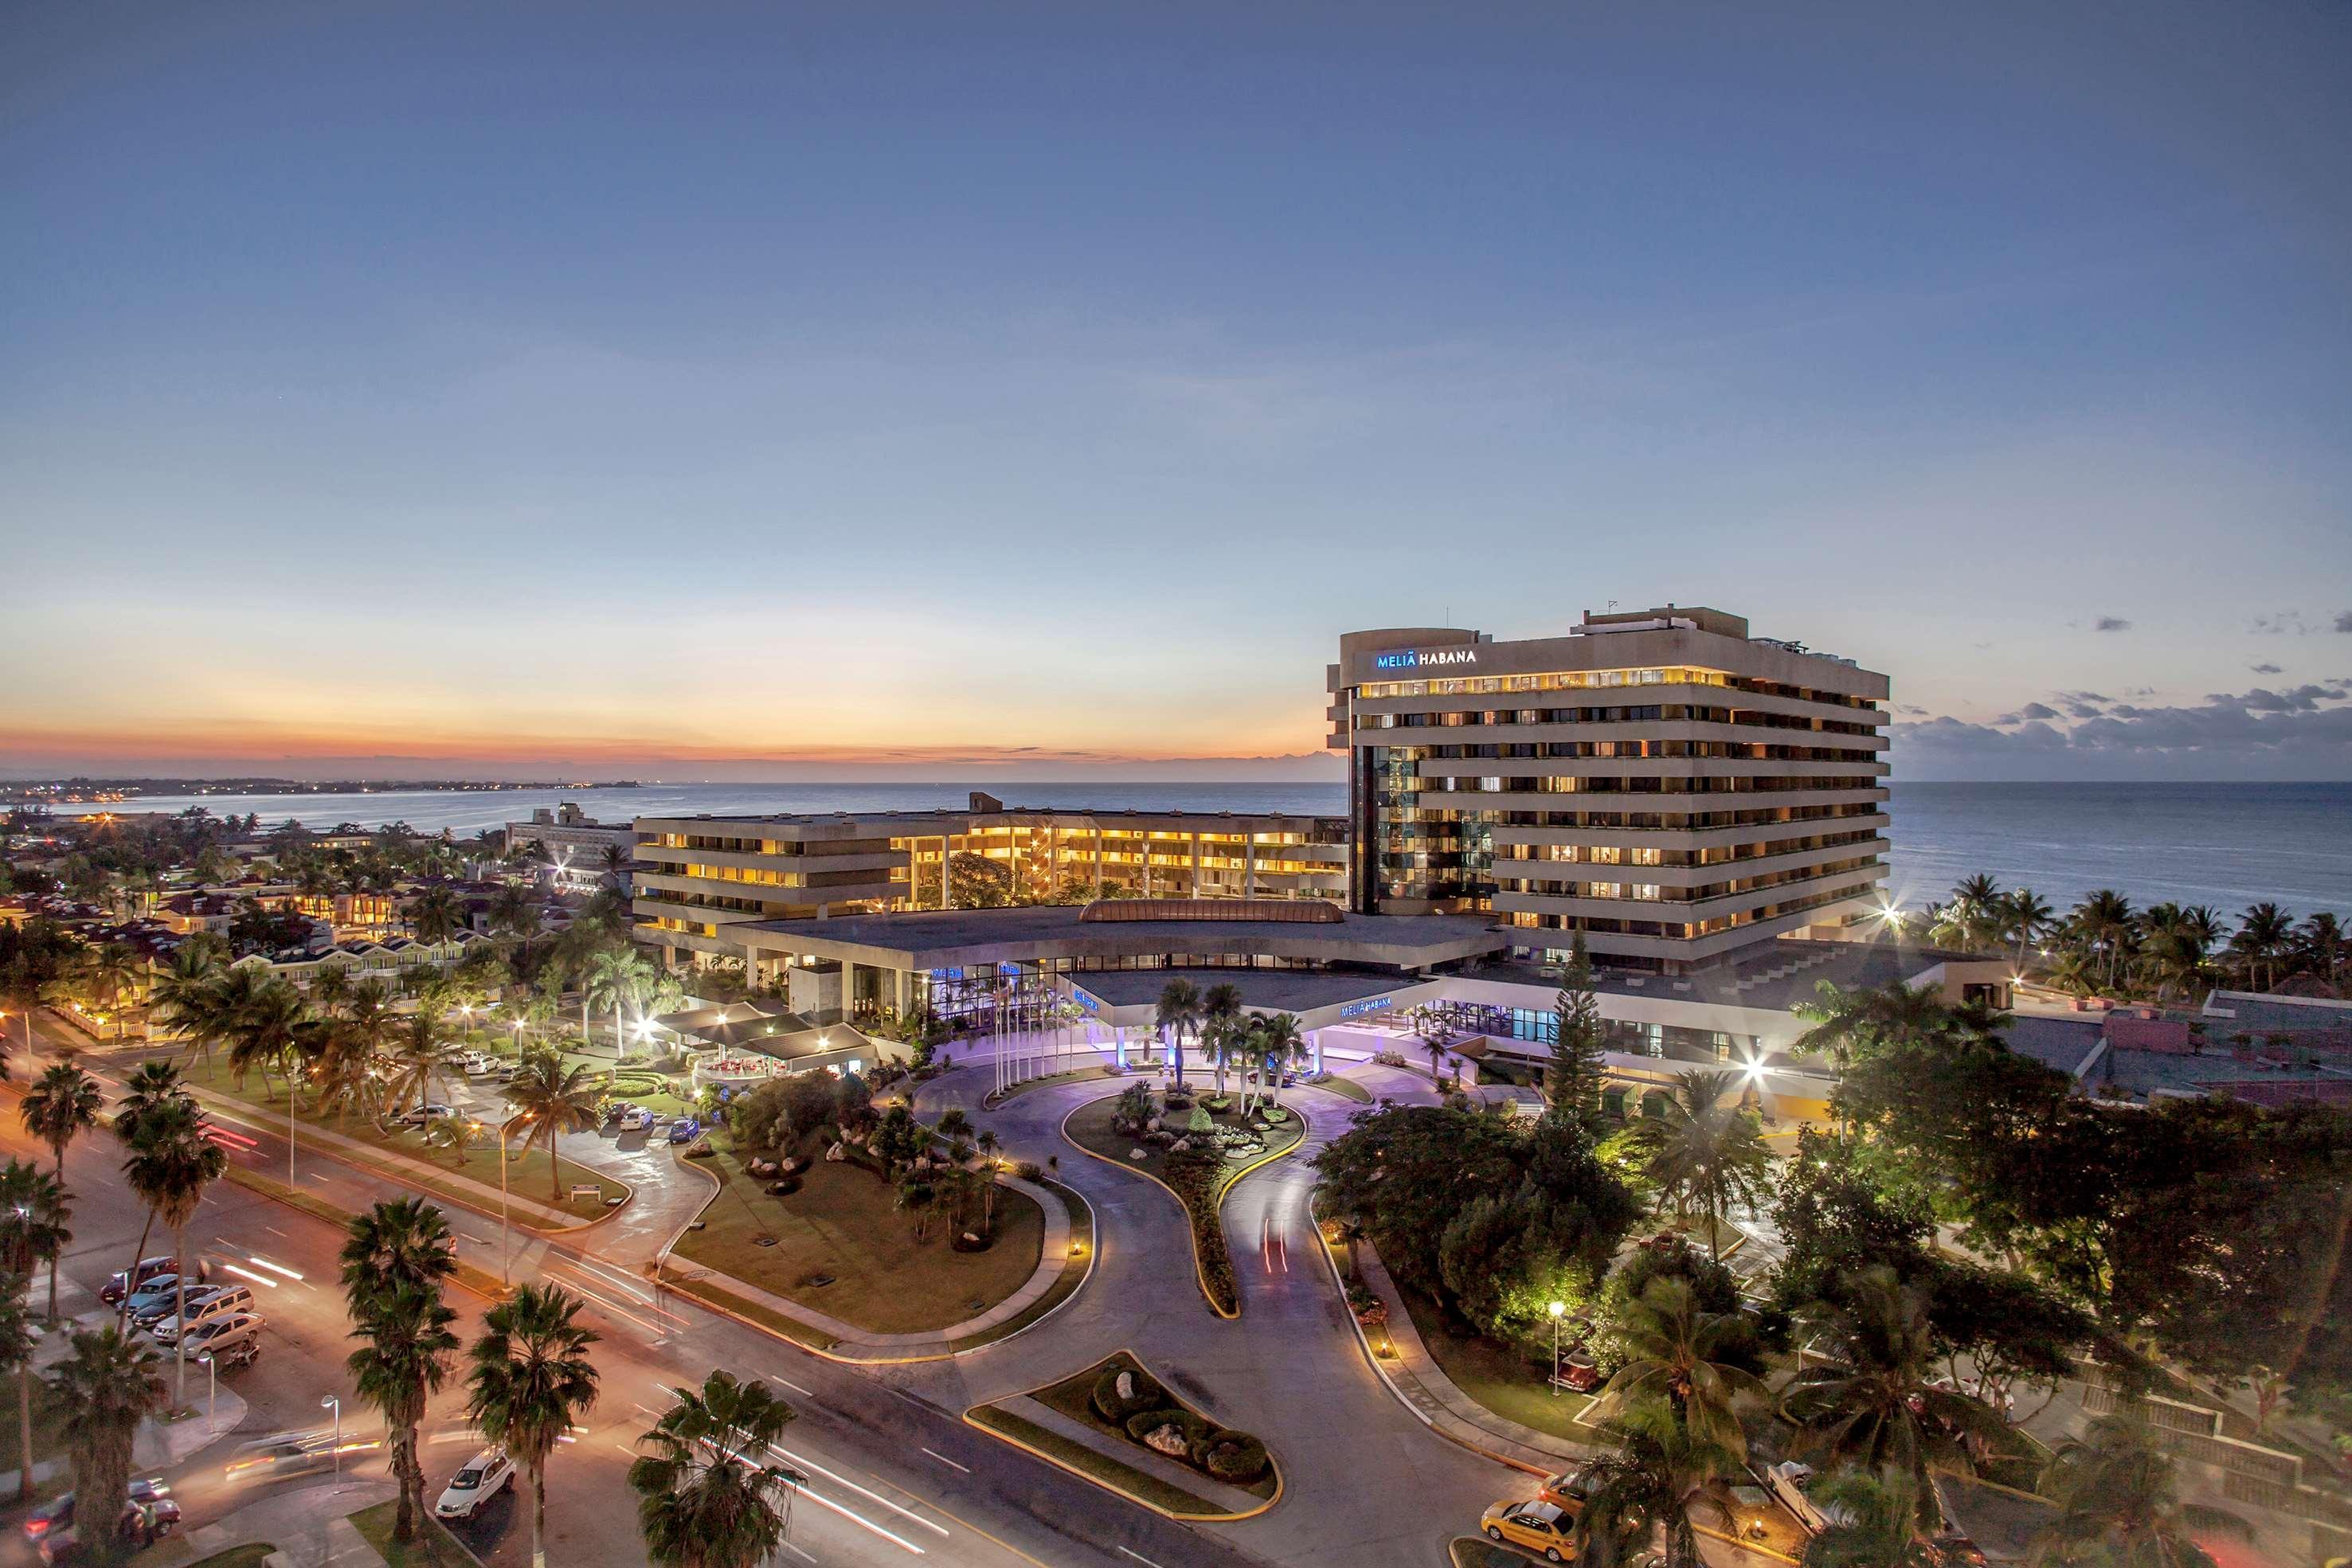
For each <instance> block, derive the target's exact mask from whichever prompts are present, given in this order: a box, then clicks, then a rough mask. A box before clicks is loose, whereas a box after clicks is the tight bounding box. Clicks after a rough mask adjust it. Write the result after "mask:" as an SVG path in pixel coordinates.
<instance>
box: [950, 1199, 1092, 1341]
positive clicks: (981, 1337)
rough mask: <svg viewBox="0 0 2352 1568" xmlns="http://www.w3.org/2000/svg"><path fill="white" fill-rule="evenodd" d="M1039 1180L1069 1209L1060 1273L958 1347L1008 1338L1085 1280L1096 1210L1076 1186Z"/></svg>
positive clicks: (1032, 1321)
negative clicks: (1041, 1291)
mask: <svg viewBox="0 0 2352 1568" xmlns="http://www.w3.org/2000/svg"><path fill="white" fill-rule="evenodd" d="M1039 1183H1040V1185H1042V1186H1050V1187H1052V1188H1053V1189H1054V1191H1055V1195H1056V1196H1058V1197H1060V1198H1061V1200H1062V1207H1064V1208H1066V1209H1067V1210H1069V1214H1070V1246H1071V1248H1072V1250H1071V1252H1070V1255H1069V1258H1068V1259H1067V1260H1066V1261H1065V1262H1064V1263H1063V1265H1062V1272H1061V1276H1060V1278H1058V1279H1056V1280H1055V1281H1054V1282H1053V1283H1052V1284H1051V1285H1048V1286H1047V1287H1046V1288H1045V1294H1044V1295H1042V1296H1040V1297H1038V1298H1037V1299H1036V1300H1035V1301H1032V1302H1030V1303H1029V1304H1028V1305H1027V1306H1026V1307H1024V1308H1023V1309H1022V1310H1021V1311H1020V1312H1016V1313H1014V1314H1013V1316H1012V1317H1010V1318H1008V1319H1006V1320H1005V1321H1004V1322H1001V1323H999V1324H997V1325H996V1326H995V1327H994V1328H992V1329H987V1330H983V1331H982V1332H981V1333H976V1334H973V1335H972V1336H971V1338H970V1339H961V1340H958V1341H956V1346H955V1347H956V1349H958V1350H960V1351H961V1350H977V1349H979V1348H980V1347H981V1346H982V1345H984V1344H994V1343H996V1342H997V1341H998V1340H1001V1339H1009V1338H1011V1337H1012V1336H1013V1335H1014V1334H1017V1333H1020V1332H1021V1331H1022V1330H1023V1329H1025V1328H1027V1327H1028V1326H1029V1325H1030V1324H1031V1323H1034V1322H1036V1321H1037V1320H1038V1319H1040V1318H1042V1317H1044V1316H1045V1314H1046V1313H1047V1312H1052V1311H1053V1310H1054V1309H1055V1307H1058V1306H1060V1305H1061V1304H1062V1303H1063V1302H1064V1301H1068V1300H1069V1299H1070V1298H1071V1297H1072V1296H1074V1295H1076V1294H1077V1291H1078V1287H1079V1286H1080V1285H1082V1284H1084V1283H1086V1279H1087V1269H1088V1267H1089V1266H1090V1265H1091V1264H1092V1262H1093V1260H1094V1251H1095V1211H1094V1209H1093V1207H1091V1206H1089V1205H1088V1204H1087V1200H1086V1199H1085V1198H1083V1197H1079V1196H1078V1195H1077V1193H1076V1191H1075V1190H1073V1189H1072V1188H1069V1187H1066V1186H1063V1185H1062V1184H1061V1183H1060V1182H1057V1181H1053V1180H1050V1179H1047V1178H1045V1177H1040V1178H1039Z"/></svg>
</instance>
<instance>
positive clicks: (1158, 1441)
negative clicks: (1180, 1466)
mask: <svg viewBox="0 0 2352 1568" xmlns="http://www.w3.org/2000/svg"><path fill="white" fill-rule="evenodd" d="M1143 1446H1144V1447H1145V1448H1150V1450H1152V1451H1153V1452H1154V1453H1159V1454H1166V1455H1167V1456H1168V1457H1169V1458H1174V1459H1181V1458H1183V1457H1184V1454H1185V1450H1186V1444H1185V1442H1184V1434H1183V1433H1181V1432H1180V1431H1178V1430H1177V1429H1176V1427H1175V1426H1174V1424H1173V1423H1171V1424H1170V1425H1168V1426H1165V1427H1156V1428H1154V1429H1153V1431H1152V1433H1151V1435H1150V1437H1146V1438H1144V1439H1143Z"/></svg>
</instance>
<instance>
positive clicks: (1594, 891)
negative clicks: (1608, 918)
mask: <svg viewBox="0 0 2352 1568" xmlns="http://www.w3.org/2000/svg"><path fill="white" fill-rule="evenodd" d="M1584 893H1585V896H1586V897H1588V898H1622V897H1623V896H1624V895H1625V884H1624V883H1620V882H1596V883H1587V884H1586V886H1585V889H1584Z"/></svg>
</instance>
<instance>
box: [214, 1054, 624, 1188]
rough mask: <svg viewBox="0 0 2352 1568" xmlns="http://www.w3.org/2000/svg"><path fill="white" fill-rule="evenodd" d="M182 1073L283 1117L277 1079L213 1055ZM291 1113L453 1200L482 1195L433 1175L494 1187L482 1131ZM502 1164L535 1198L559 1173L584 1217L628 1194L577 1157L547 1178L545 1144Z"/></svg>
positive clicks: (494, 1163) (514, 1184)
mask: <svg viewBox="0 0 2352 1568" xmlns="http://www.w3.org/2000/svg"><path fill="white" fill-rule="evenodd" d="M182 1073H183V1076H184V1078H185V1079H186V1081H187V1082H188V1083H189V1084H191V1085H192V1086H194V1087H195V1088H198V1089H205V1090H209V1091H211V1092H214V1093H216V1094H225V1095H228V1096H230V1097H232V1098H235V1099H237V1100H241V1101H243V1102H245V1103H247V1104H248V1105H250V1106H252V1107H253V1108H254V1109H255V1110H256V1111H257V1112H261V1113H264V1114H266V1116H267V1117H268V1120H269V1121H271V1122H273V1123H276V1122H282V1121H283V1120H284V1119H285V1115H286V1095H285V1092H284V1084H283V1082H282V1081H279V1082H277V1083H275V1085H274V1087H275V1089H276V1091H277V1092H274V1093H273V1092H272V1088H273V1085H271V1084H265V1083H264V1082H262V1080H261V1077H260V1075H259V1074H258V1073H256V1074H253V1075H252V1076H250V1077H248V1078H247V1080H246V1082H245V1085H244V1087H243V1088H239V1087H238V1086H237V1083H236V1079H235V1077H234V1076H233V1075H232V1074H231V1073H230V1072H229V1071H228V1069H227V1067H226V1065H225V1064H223V1063H221V1062H219V1061H212V1062H189V1063H187V1064H185V1066H184V1068H183V1069H182ZM296 1119H297V1121H298V1122H299V1124H301V1125H302V1126H306V1127H310V1128H314V1129H320V1130H323V1131H326V1132H331V1133H335V1134H340V1135H341V1136H343V1137H346V1138H350V1139H352V1141H353V1142H355V1143H362V1144H366V1145H370V1146H371V1147H373V1148H378V1149H382V1150H383V1151H384V1152H385V1153H386V1154H388V1155H393V1156H394V1157H395V1158H398V1159H401V1160H404V1161H406V1162H408V1165H409V1166H410V1168H409V1169H408V1170H407V1171H405V1172H404V1175H406V1176H408V1177H409V1179H411V1180H413V1181H415V1183H416V1184H417V1185H418V1186H426V1187H431V1188H433V1189H434V1190H436V1191H437V1192H440V1193H443V1194H444V1195H446V1196H447V1197H453V1198H456V1199H457V1200H458V1201H461V1202H465V1203H470V1204H477V1205H478V1204H480V1203H481V1202H483V1201H484V1200H483V1197H482V1195H481V1194H479V1193H470V1192H466V1191H463V1190H461V1189H458V1188H455V1187H452V1186H447V1185H446V1184H442V1183H438V1182H436V1180H435V1179H434V1178H435V1176H436V1175H438V1174H440V1173H442V1172H448V1173H451V1174H453V1175H457V1176H465V1177H467V1178H468V1179H470V1180H473V1181H476V1182H479V1183H481V1184H482V1185H483V1186H486V1187H488V1188H489V1189H491V1190H492V1191H496V1190H497V1188H498V1185H499V1151H498V1145H497V1143H496V1141H495V1140H494V1139H491V1138H489V1137H488V1136H487V1135H485V1136H484V1137H483V1138H481V1139H479V1140H478V1141H475V1142H470V1143H468V1144H467V1146H466V1147H465V1148H464V1149H463V1150H458V1149H452V1148H440V1147H435V1146H432V1145H427V1144H426V1143H425V1136H424V1134H422V1133H421V1132H417V1131H415V1130H409V1129H404V1130H402V1131H399V1132H392V1133H387V1132H385V1131H383V1129H382V1128H380V1127H378V1126H377V1125H376V1124H373V1123H372V1122H370V1121H368V1120H367V1119H366V1118H364V1117H361V1116H352V1117H348V1118H345V1119H342V1120H340V1121H339V1120H337V1119H335V1118H333V1117H325V1118H321V1117H319V1116H316V1115H311V1114H308V1113H299V1112H298V1113H297V1117H296ZM506 1166H507V1185H508V1187H509V1190H510V1191H511V1192H512V1193H513V1194H514V1195H515V1196H516V1197H527V1198H530V1200H531V1201H533V1202H535V1203H542V1204H543V1203H548V1202H551V1199H550V1197H549V1191H550V1186H551V1179H560V1180H561V1181H562V1186H563V1189H564V1196H563V1197H562V1199H561V1200H560V1201H558V1202H557V1207H562V1208H563V1209H564V1210H566V1211H567V1212H569V1213H572V1214H575V1215H578V1216H579V1217H580V1218H583V1219H586V1218H593V1217H594V1216H596V1215H599V1214H602V1213H604V1210H605V1205H606V1200H607V1199H611V1198H615V1197H626V1196H627V1195H628V1190H629V1189H628V1188H627V1187H626V1186H624V1185H623V1184H621V1183H620V1182H617V1181H614V1180H612V1179H611V1178H610V1177H607V1176H598V1175H597V1174H596V1173H595V1172H594V1171H593V1170H591V1169H590V1168H588V1167H587V1166H583V1165H581V1164H580V1163H579V1162H578V1161H576V1160H570V1159H566V1160H562V1161H561V1162H559V1165H558V1167H557V1170H556V1172H555V1173H554V1176H553V1177H552V1178H551V1173H550V1171H549V1169H548V1156H547V1152H546V1151H545V1150H544V1149H532V1150H530V1152H529V1153H520V1152H517V1153H509V1155H507V1161H506ZM591 1181H593V1182H594V1183H596V1185H597V1188H598V1190H599V1194H600V1196H599V1197H596V1198H593V1199H591V1198H579V1199H574V1198H572V1197H571V1188H572V1186H573V1184H575V1183H578V1184H581V1185H583V1186H584V1185H585V1184H587V1183H588V1182H591ZM514 1218H515V1223H516V1224H518V1225H524V1226H529V1225H530V1224H531V1220H530V1217H529V1216H528V1215H526V1214H522V1213H520V1212H519V1213H517V1214H516V1215H515V1217H514Z"/></svg>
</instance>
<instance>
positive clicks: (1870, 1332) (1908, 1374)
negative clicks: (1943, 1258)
mask: <svg viewBox="0 0 2352 1568" xmlns="http://www.w3.org/2000/svg"><path fill="white" fill-rule="evenodd" d="M1839 1294H1840V1295H1841V1296H1842V1297H1843V1300H1841V1301H1837V1302H1835V1303H1831V1302H1821V1303H1816V1304H1815V1305H1813V1306H1812V1307H1811V1308H1809V1309H1808V1310H1807V1312H1806V1316H1807V1317H1808V1318H1809V1319H1811V1323H1812V1325H1813V1326H1814V1327H1815V1328H1816V1329H1817V1330H1818V1332H1819V1333H1821V1334H1822V1336H1823V1337H1825V1338H1826V1339H1827V1340H1829V1341H1830V1343H1832V1345H1833V1346H1834V1347H1835V1348H1834V1351H1833V1354H1834V1355H1835V1356H1836V1358H1837V1359H1836V1361H1835V1362H1833V1363H1832V1364H1829V1365H1824V1366H1814V1367H1808V1368H1806V1369H1805V1370H1803V1371H1801V1372H1800V1373H1798V1374H1797V1376H1796V1378H1795V1380H1794V1381H1793V1382H1792V1383H1791V1384H1790V1385H1789V1387H1788V1389H1787V1390H1786V1391H1785V1392H1784V1393H1783V1394H1782V1395H1781V1397H1780V1408H1781V1412H1782V1413H1783V1414H1784V1415H1786V1416H1789V1418H1790V1419H1791V1420H1793V1421H1795V1422H1796V1423H1797V1425H1798V1426H1799V1427H1802V1428H1804V1433H1805V1436H1804V1437H1803V1439H1802V1444H1803V1446H1804V1447H1805V1448H1808V1449H1811V1450H1813V1451H1817V1452H1821V1453H1823V1454H1825V1455H1827V1456H1828V1457H1829V1458H1831V1459H1832V1460H1838V1461H1843V1462H1844V1463H1847V1464H1853V1465H1859V1466H1861V1467H1863V1468H1864V1469H1872V1470H1895V1471H1899V1472H1901V1473H1902V1474H1905V1475H1907V1476H1909V1477H1910V1478H1911V1479H1912V1480H1913V1481H1914V1482H1915V1483H1916V1486H1917V1489H1918V1490H1917V1500H1918V1505H1919V1509H1920V1520H1921V1521H1922V1522H1923V1523H1929V1522H1933V1521H1934V1517H1935V1508H1936V1502H1935V1496H1936V1493H1935V1488H1934V1487H1932V1486H1931V1485H1929V1484H1928V1480H1927V1468H1928V1466H1929V1464H1930V1463H1937V1462H1940V1463H1946V1464H1958V1463H1961V1462H1963V1461H1962V1454H1961V1449H1960V1445H1959V1443H1958V1440H1957V1439H1956V1438H1955V1437H1953V1436H1952V1434H1954V1433H1963V1434H1969V1435H1975V1436H1979V1437H1993V1438H2000V1437H2006V1436H2007V1432H2008V1427H2007V1426H2006V1424H2005V1423H2004V1422H2002V1420H2001V1419H2000V1416H1996V1415H1995V1414H1993V1412H1992V1411H1991V1410H1990V1409H1989V1408H1987V1407H1986V1406H1983V1405H1980V1404H1979V1403H1978V1402H1977V1401H1975V1400H1973V1399H1969V1398H1967V1397H1965V1396H1961V1395H1958V1394H1955V1393H1953V1392H1952V1391H1951V1390H1949V1389H1948V1388H1940V1387H1937V1386H1936V1385H1935V1382H1934V1379H1935V1378H1936V1375H1937V1365H1938V1362H1937V1354H1936V1343H1935V1335H1934V1333H1933V1332H1932V1331H1931V1330H1930V1329H1929V1327H1928V1322H1927V1294H1926V1292H1925V1291H1920V1290H1918V1289H1916V1288H1914V1287H1909V1286H1906V1285H1904V1284H1903V1283H1902V1282H1901V1281H1898V1280H1897V1279H1896V1278H1895V1270H1892V1269H1890V1268H1888V1267H1886V1266H1885V1264H1883V1263H1882V1264H1876V1265H1874V1266H1873V1267H1871V1268H1868V1269H1864V1270H1861V1271H1860V1272H1859V1273H1855V1274H1850V1275H1848V1276H1846V1278H1845V1280H1844V1281H1843V1288H1842V1289H1841V1291H1840V1292H1839Z"/></svg>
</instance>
